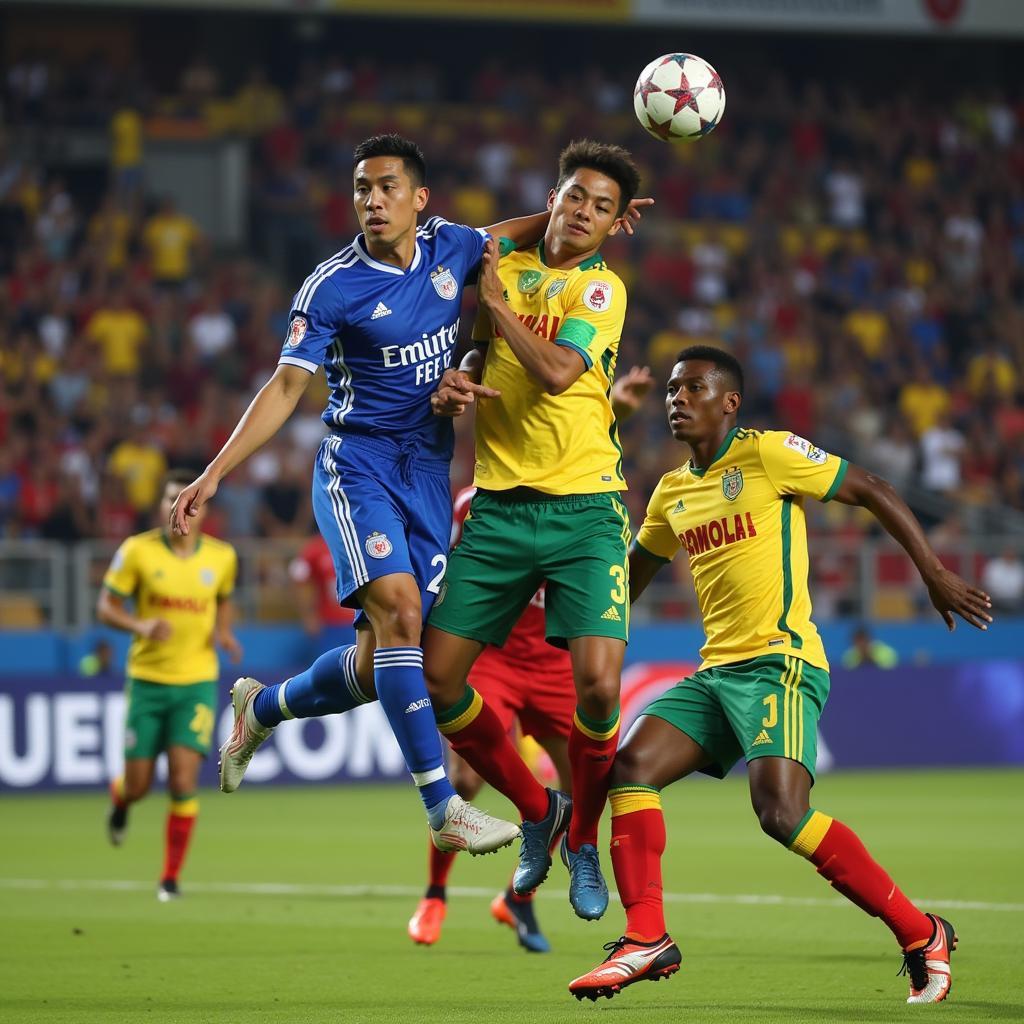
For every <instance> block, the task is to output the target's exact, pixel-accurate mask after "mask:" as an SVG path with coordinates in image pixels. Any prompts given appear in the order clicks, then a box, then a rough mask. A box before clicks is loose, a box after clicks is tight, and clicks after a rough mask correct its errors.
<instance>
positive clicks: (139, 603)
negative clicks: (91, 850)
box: [96, 471, 242, 901]
mask: <svg viewBox="0 0 1024 1024" xmlns="http://www.w3.org/2000/svg"><path fill="white" fill-rule="evenodd" d="M191 480H192V473H191V472H189V471H171V472H170V473H169V474H168V475H167V478H166V479H165V481H164V487H163V499H162V501H161V504H160V521H161V522H164V523H166V522H167V520H168V517H169V516H170V513H171V504H172V503H173V501H174V499H175V498H176V497H177V495H178V492H179V491H180V490H181V488H182V487H183V486H184V485H185V484H188V483H190V482H191ZM204 515H205V506H204V507H203V509H201V510H200V512H199V517H200V518H199V519H198V521H197V522H195V524H194V525H195V526H196V527H201V524H202V517H203V516H204ZM237 562H238V560H237V557H236V555H235V550H234V548H233V547H231V545H230V544H225V543H224V541H221V540H217V539H216V538H214V537H210V536H207V535H204V534H202V533H200V532H199V529H194V530H193V531H192V532H190V533H188V534H187V535H184V536H181V535H177V534H171V532H170V531H169V530H168V529H166V528H165V529H157V530H149V531H148V532H146V533H140V534H137V535H135V536H134V537H129V538H128V539H127V540H126V541H125V542H124V543H123V544H122V545H121V547H120V548H118V550H117V553H116V554H115V555H114V559H113V561H112V562H111V563H110V568H109V569H108V570H107V573H106V575H105V576H104V577H103V590H102V591H101V593H100V597H99V602H98V604H97V609H96V612H97V617H98V618H99V620H100V621H101V622H104V623H106V624H107V625H108V626H114V627H115V628H117V629H123V630H125V631H126V632H129V633H131V634H133V636H134V639H133V640H132V644H131V647H130V649H129V651H128V664H127V671H126V675H127V677H128V681H127V686H126V692H127V697H128V709H127V716H126V723H125V769H124V775H123V776H121V777H120V778H118V779H115V780H114V782H113V783H112V784H111V787H110V794H111V800H112V806H111V809H110V814H109V817H108V819H107V833H108V835H109V837H110V841H111V843H113V844H114V845H115V846H120V845H121V843H122V842H123V840H124V834H125V829H126V826H127V822H128V807H129V806H130V805H131V804H133V803H134V802H135V801H136V800H141V799H142V798H143V797H144V796H145V795H146V793H147V792H148V791H149V788H150V786H151V785H152V783H153V770H154V768H155V766H156V759H157V756H158V755H159V754H161V753H163V752H166V754H167V769H168V790H169V792H170V798H171V806H170V811H169V814H168V817H167V831H166V842H165V847H164V854H165V856H164V869H163V874H162V876H161V878H160V885H159V888H158V889H157V896H158V898H159V899H160V900H162V901H166V900H170V899H173V898H174V897H176V896H177V895H178V894H179V890H178V872H179V871H180V869H181V865H182V863H183V862H184V860H185V854H186V852H187V850H188V844H189V840H190V838H191V835H192V827H193V825H194V824H195V818H196V814H197V813H198V811H199V801H198V799H197V797H196V790H197V788H198V785H199V768H200V765H201V764H202V760H203V758H204V757H205V756H206V755H207V754H208V753H209V752H210V744H211V741H212V739H213V729H214V718H215V714H216V710H217V680H218V677H219V675H220V670H219V666H218V662H217V651H216V647H220V648H222V649H223V650H224V651H225V652H226V653H227V654H228V655H229V656H230V657H231V660H232V661H235V662H237V661H238V660H239V659H240V658H241V656H242V649H241V647H240V646H239V643H238V640H237V639H236V638H235V635H234V633H233V632H232V629H231V623H232V617H233V610H232V604H231V593H232V591H233V590H234V586H235V573H236V569H237ZM129 601H131V602H133V604H134V609H133V610H129V608H128V607H127V602H129Z"/></svg>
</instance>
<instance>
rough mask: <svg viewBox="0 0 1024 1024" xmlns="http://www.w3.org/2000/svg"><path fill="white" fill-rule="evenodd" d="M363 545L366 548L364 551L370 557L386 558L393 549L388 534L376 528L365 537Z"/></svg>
mask: <svg viewBox="0 0 1024 1024" xmlns="http://www.w3.org/2000/svg"><path fill="white" fill-rule="evenodd" d="M364 547H365V548H366V553H367V554H368V555H369V556H370V557H371V558H387V557H388V555H390V554H391V552H392V551H394V550H395V549H394V547H393V546H392V544H391V541H389V540H388V535H387V534H386V533H380V532H378V531H377V530H374V531H373V533H371V534H370V536H369V537H367V538H366V544H365V545H364Z"/></svg>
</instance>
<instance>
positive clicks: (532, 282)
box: [516, 270, 547, 295]
mask: <svg viewBox="0 0 1024 1024" xmlns="http://www.w3.org/2000/svg"><path fill="white" fill-rule="evenodd" d="M546 276H547V275H546V274H542V273H541V272H540V271H539V270H524V271H522V272H521V273H520V275H519V280H518V281H517V282H516V287H517V288H518V289H519V291H521V292H522V293H523V295H533V294H535V293H536V292H537V290H538V289H539V288H540V286H541V285H542V284H543V283H544V278H545V277H546Z"/></svg>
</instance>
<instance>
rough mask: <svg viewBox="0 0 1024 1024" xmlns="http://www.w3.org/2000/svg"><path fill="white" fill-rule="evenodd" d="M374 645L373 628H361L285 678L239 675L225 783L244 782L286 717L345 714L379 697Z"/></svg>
mask: <svg viewBox="0 0 1024 1024" xmlns="http://www.w3.org/2000/svg"><path fill="white" fill-rule="evenodd" d="M375 645H376V642H375V638H374V636H373V632H372V631H371V630H368V629H364V630H360V631H359V632H358V633H357V635H356V643H354V644H348V645H346V646H345V647H336V648H334V649H333V650H330V651H327V652H326V653H325V654H322V655H320V657H319V658H317V659H316V661H314V662H313V664H312V665H310V667H309V668H307V669H306V670H305V671H304V672H300V673H299V674H298V675H294V676H291V677H290V678H288V679H286V680H285V681H284V682H283V683H276V684H272V685H270V686H264V685H263V683H261V682H259V681H258V680H256V679H253V678H251V677H246V678H243V679H238V680H236V682H235V685H234V686H233V687H232V688H231V705H232V708H233V710H234V724H233V726H232V730H231V734H230V736H229V737H228V739H227V741H226V742H225V743H224V746H223V747H222V748H221V760H220V780H221V789H222V790H223V791H224V792H225V793H233V792H234V791H235V790H236V789H237V788H238V787H239V786H240V785H241V782H242V778H243V776H244V775H245V771H246V769H247V768H248V767H249V762H250V761H251V760H252V758H253V755H254V754H255V753H256V751H257V750H258V749H259V748H260V746H261V745H262V744H263V743H264V742H265V741H266V740H267V739H269V737H270V735H271V733H272V732H273V730H274V728H275V727H276V726H278V725H280V724H281V722H283V721H285V720H286V719H289V718H319V717H321V716H323V715H338V714H343V713H344V712H346V711H351V710H352V709H353V708H357V707H360V706H361V705H363V704H368V703H370V702H371V701H373V700H375V699H376V691H375V689H374V686H373V651H374V647H375Z"/></svg>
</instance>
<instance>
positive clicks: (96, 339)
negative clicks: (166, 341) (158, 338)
mask: <svg viewBox="0 0 1024 1024" xmlns="http://www.w3.org/2000/svg"><path fill="white" fill-rule="evenodd" d="M147 334H148V331H147V328H146V321H145V320H143V319H142V317H141V316H140V315H139V313H138V312H137V311H136V310H134V309H133V308H132V307H131V306H130V305H129V304H128V295H127V292H126V291H125V288H124V285H123V284H121V283H117V284H115V285H114V286H113V287H112V288H111V290H110V294H109V296H108V298H107V301H106V302H105V303H104V304H103V305H102V306H100V308H99V309H97V310H96V312H95V313H93V315H92V317H91V318H90V319H89V322H88V323H87V324H86V327H85V336H86V338H88V340H89V341H91V342H92V343H93V344H95V345H97V346H98V347H99V349H100V353H101V354H102V357H103V369H104V370H105V371H106V372H107V373H109V374H111V375H112V376H122V375H123V376H126V377H130V376H134V375H135V374H137V373H138V372H139V369H140V366H141V363H142V347H143V345H144V344H145V341H146V337H147Z"/></svg>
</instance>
